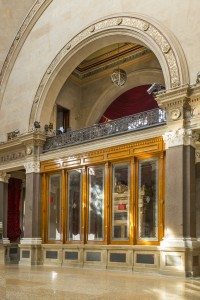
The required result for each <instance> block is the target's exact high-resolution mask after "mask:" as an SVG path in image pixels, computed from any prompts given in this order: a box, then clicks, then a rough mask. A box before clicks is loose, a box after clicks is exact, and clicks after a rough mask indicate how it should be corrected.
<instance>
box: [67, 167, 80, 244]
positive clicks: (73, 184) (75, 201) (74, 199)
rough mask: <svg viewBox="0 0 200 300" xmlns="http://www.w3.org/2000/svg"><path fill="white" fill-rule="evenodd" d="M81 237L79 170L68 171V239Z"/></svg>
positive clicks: (76, 239)
mask: <svg viewBox="0 0 200 300" xmlns="http://www.w3.org/2000/svg"><path fill="white" fill-rule="evenodd" d="M80 239H81V170H73V171H70V172H69V173H68V240H70V241H80Z"/></svg>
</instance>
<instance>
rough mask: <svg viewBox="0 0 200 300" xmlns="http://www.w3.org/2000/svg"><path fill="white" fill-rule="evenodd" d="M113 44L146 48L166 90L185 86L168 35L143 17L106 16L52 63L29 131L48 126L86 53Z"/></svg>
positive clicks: (181, 63)
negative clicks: (60, 95) (36, 125)
mask: <svg viewBox="0 0 200 300" xmlns="http://www.w3.org/2000/svg"><path fill="white" fill-rule="evenodd" d="M116 41H118V42H119V41H134V42H137V43H139V44H143V45H145V46H147V47H148V48H150V49H151V50H152V51H153V53H154V54H155V55H156V57H157V59H158V61H159V62H160V65H161V68H162V72H163V75H164V79H165V86H166V88H167V89H171V88H176V87H178V86H181V85H183V84H186V83H188V82H189V75H188V69H187V63H186V60H185V56H184V53H183V51H182V48H181V46H180V45H179V43H178V42H177V40H176V39H175V37H174V36H173V34H172V33H170V32H168V31H167V30H166V28H164V27H163V26H161V25H160V24H158V23H156V22H155V21H153V20H152V19H149V18H148V17H146V16H136V15H121V16H119V15H116V16H110V17H108V18H104V19H101V20H99V21H97V22H95V23H93V24H91V25H90V26H88V27H87V28H85V29H84V30H83V31H81V32H80V33H79V34H78V35H76V36H75V37H74V38H72V39H71V40H70V41H69V42H68V43H67V44H66V45H65V46H64V47H63V48H62V49H61V51H60V52H59V53H58V54H57V55H56V57H55V58H54V59H53V61H52V62H51V64H50V65H49V67H48V68H47V69H46V72H45V74H44V75H43V78H42V80H41V82H40V85H39V87H38V90H37V92H36V94H35V98H34V101H33V105H32V109H31V114H30V120H29V127H30V128H31V127H32V125H33V122H34V121H35V120H37V121H40V122H41V124H45V123H48V121H49V119H48V118H49V116H50V113H51V109H52V107H53V105H54V103H55V100H56V97H57V95H58V93H59V91H60V89H61V87H62V85H63V84H64V82H65V81H66V79H67V78H68V76H69V75H70V74H71V72H72V71H73V70H74V69H75V67H76V66H77V65H78V64H79V63H80V62H81V61H82V60H83V59H85V58H86V57H87V56H88V55H90V53H93V52H95V51H96V50H98V49H100V48H101V47H104V46H106V45H108V44H111V43H114V42H116Z"/></svg>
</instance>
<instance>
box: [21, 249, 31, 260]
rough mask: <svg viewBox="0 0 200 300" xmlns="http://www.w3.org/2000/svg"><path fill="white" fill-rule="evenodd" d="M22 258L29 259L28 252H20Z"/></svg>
mask: <svg viewBox="0 0 200 300" xmlns="http://www.w3.org/2000/svg"><path fill="white" fill-rule="evenodd" d="M22 258H30V251H28V250H22Z"/></svg>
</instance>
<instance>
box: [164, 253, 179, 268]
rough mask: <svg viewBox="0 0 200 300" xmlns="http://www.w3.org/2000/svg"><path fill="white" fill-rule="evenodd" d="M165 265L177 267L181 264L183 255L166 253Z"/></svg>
mask: <svg viewBox="0 0 200 300" xmlns="http://www.w3.org/2000/svg"><path fill="white" fill-rule="evenodd" d="M165 265H166V266H169V267H177V266H180V265H181V256H178V255H166V256H165Z"/></svg>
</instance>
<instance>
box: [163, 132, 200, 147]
mask: <svg viewBox="0 0 200 300" xmlns="http://www.w3.org/2000/svg"><path fill="white" fill-rule="evenodd" d="M198 139H199V134H198V133H197V132H195V131H193V130H191V129H185V128H180V129H177V130H171V131H168V132H166V133H165V134H164V135H163V140H164V142H165V146H166V149H168V148H171V147H176V146H182V145H184V146H192V147H194V148H195V147H196V142H197V141H198Z"/></svg>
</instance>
